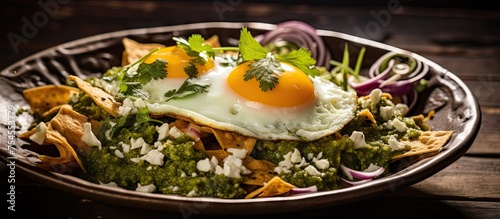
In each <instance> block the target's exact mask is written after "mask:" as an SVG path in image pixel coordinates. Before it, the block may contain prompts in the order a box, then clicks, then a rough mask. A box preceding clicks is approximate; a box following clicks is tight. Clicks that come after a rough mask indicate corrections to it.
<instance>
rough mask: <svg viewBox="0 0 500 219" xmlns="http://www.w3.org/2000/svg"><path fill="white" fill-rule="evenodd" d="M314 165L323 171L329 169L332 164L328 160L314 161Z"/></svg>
mask: <svg viewBox="0 0 500 219" xmlns="http://www.w3.org/2000/svg"><path fill="white" fill-rule="evenodd" d="M314 165H315V166H316V167H317V168H318V169H321V170H324V169H328V167H330V162H328V160H327V159H318V160H314Z"/></svg>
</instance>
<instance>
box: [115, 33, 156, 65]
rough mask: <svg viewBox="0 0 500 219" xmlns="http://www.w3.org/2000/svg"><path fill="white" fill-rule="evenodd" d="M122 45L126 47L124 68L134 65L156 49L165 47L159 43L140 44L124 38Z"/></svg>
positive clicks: (123, 60) (123, 58)
mask: <svg viewBox="0 0 500 219" xmlns="http://www.w3.org/2000/svg"><path fill="white" fill-rule="evenodd" d="M122 43H123V46H124V47H125V50H124V51H123V56H122V66H125V65H128V64H130V63H134V62H135V61H137V60H138V59H140V58H142V57H143V56H145V55H147V54H148V53H149V52H150V51H151V50H153V49H155V48H158V47H160V48H161V47H165V45H162V44H159V43H139V42H137V41H135V40H132V39H129V38H124V39H123V40H122Z"/></svg>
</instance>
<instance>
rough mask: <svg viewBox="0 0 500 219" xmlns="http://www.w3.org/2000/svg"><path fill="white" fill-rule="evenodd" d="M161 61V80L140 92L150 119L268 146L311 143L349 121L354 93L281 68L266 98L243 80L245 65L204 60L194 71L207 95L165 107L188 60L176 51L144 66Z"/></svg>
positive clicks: (162, 52)
mask: <svg viewBox="0 0 500 219" xmlns="http://www.w3.org/2000/svg"><path fill="white" fill-rule="evenodd" d="M158 58H161V59H164V60H167V63H168V64H167V66H166V69H167V77H166V78H163V79H157V80H152V81H150V82H149V83H147V84H145V85H144V86H143V88H142V89H143V90H144V91H146V92H147V93H148V94H149V96H150V97H149V99H148V100H145V101H146V102H147V107H148V110H149V112H150V113H151V114H153V115H168V116H172V117H176V118H182V119H185V120H188V121H191V122H194V123H197V124H199V125H205V126H210V127H212V128H216V129H220V130H226V131H233V132H237V133H240V134H242V135H246V136H251V137H255V138H258V139H268V140H309V141H310V140H316V139H319V138H321V137H324V136H326V135H330V134H333V133H335V132H337V131H338V130H340V129H341V128H342V127H343V126H344V125H345V124H346V123H347V122H349V121H350V120H351V119H352V118H353V117H354V112H355V109H356V99H357V97H356V93H355V92H346V91H344V90H342V89H341V88H340V87H339V86H337V85H335V84H333V83H331V82H330V81H328V80H325V79H322V78H320V77H312V76H308V75H306V74H305V73H303V72H302V71H301V70H299V69H298V68H296V67H294V66H292V65H290V64H287V63H281V67H282V68H283V69H284V72H281V75H280V76H279V83H278V84H277V85H276V86H275V88H274V89H272V90H268V91H266V92H264V91H262V90H261V89H260V87H259V83H258V81H257V80H256V79H255V78H254V79H251V80H248V81H245V80H244V77H243V75H244V74H245V72H246V71H247V70H248V69H249V67H248V64H249V63H248V62H246V63H242V64H240V65H238V66H236V67H228V66H223V65H221V64H220V63H218V62H216V61H214V60H212V59H209V58H208V59H207V61H206V62H205V64H204V65H197V66H196V67H197V69H198V71H199V73H200V74H199V75H198V78H196V79H195V80H200V81H201V82H203V83H209V84H210V87H209V88H208V90H207V92H204V93H196V94H193V95H190V96H188V97H185V98H180V99H170V100H168V101H165V100H166V98H165V96H164V95H165V93H166V92H168V91H170V90H172V89H178V88H179V87H180V85H181V84H182V83H183V82H184V81H185V80H186V79H187V75H186V74H185V73H184V70H183V68H184V66H185V65H186V64H187V63H188V62H189V56H187V55H186V53H185V52H184V51H183V50H182V49H179V48H177V47H175V46H174V47H167V48H164V49H160V50H158V51H156V52H155V53H153V54H151V55H150V56H149V57H148V58H147V59H146V60H145V62H153V61H154V60H156V59H158Z"/></svg>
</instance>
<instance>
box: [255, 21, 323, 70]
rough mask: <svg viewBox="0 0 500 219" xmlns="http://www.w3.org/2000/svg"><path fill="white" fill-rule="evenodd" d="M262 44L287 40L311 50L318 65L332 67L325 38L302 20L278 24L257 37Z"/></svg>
mask: <svg viewBox="0 0 500 219" xmlns="http://www.w3.org/2000/svg"><path fill="white" fill-rule="evenodd" d="M255 39H256V40H257V41H259V42H260V43H261V44H262V45H266V44H269V43H274V42H279V41H286V42H289V43H293V44H295V45H297V46H298V47H301V48H307V49H309V50H310V51H311V56H312V57H313V58H314V59H315V60H316V66H323V67H325V68H327V69H328V68H329V67H330V62H329V61H330V57H331V55H330V53H329V51H328V49H327V48H326V46H325V44H324V42H323V39H322V38H321V37H320V36H319V35H318V34H316V29H315V28H314V27H312V26H311V25H309V24H306V23H304V22H301V21H287V22H283V23H279V24H277V25H276V29H274V30H270V31H268V32H266V33H264V34H262V35H258V36H256V37H255Z"/></svg>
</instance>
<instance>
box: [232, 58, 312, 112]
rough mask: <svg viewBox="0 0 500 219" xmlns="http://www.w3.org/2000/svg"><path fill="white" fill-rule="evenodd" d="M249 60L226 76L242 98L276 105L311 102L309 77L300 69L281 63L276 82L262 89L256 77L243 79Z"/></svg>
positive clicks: (288, 105)
mask: <svg viewBox="0 0 500 219" xmlns="http://www.w3.org/2000/svg"><path fill="white" fill-rule="evenodd" d="M249 64H250V63H249V62H246V63H242V64H240V65H238V66H237V67H236V68H234V69H233V71H232V72H231V73H230V74H229V76H228V77H227V83H228V85H229V87H231V89H233V90H234V91H235V92H236V93H238V94H239V95H241V96H243V97H244V98H246V99H248V100H251V101H255V102H259V103H262V104H266V105H271V106H277V107H294V106H299V105H302V104H306V103H312V101H313V100H314V98H315V94H314V85H313V83H312V81H311V79H310V78H309V77H308V76H307V75H306V74H305V73H304V72H302V71H301V70H299V69H298V68H296V67H295V66H292V65H290V64H288V63H284V62H282V63H281V68H282V69H283V70H284V72H281V76H279V82H278V84H277V85H276V86H275V87H274V88H273V89H272V90H267V91H265V92H264V91H262V90H261V88H260V87H259V82H258V81H257V79H255V78H252V79H251V80H248V81H245V80H244V75H245V73H246V72H247V71H248V70H250V67H249Z"/></svg>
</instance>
